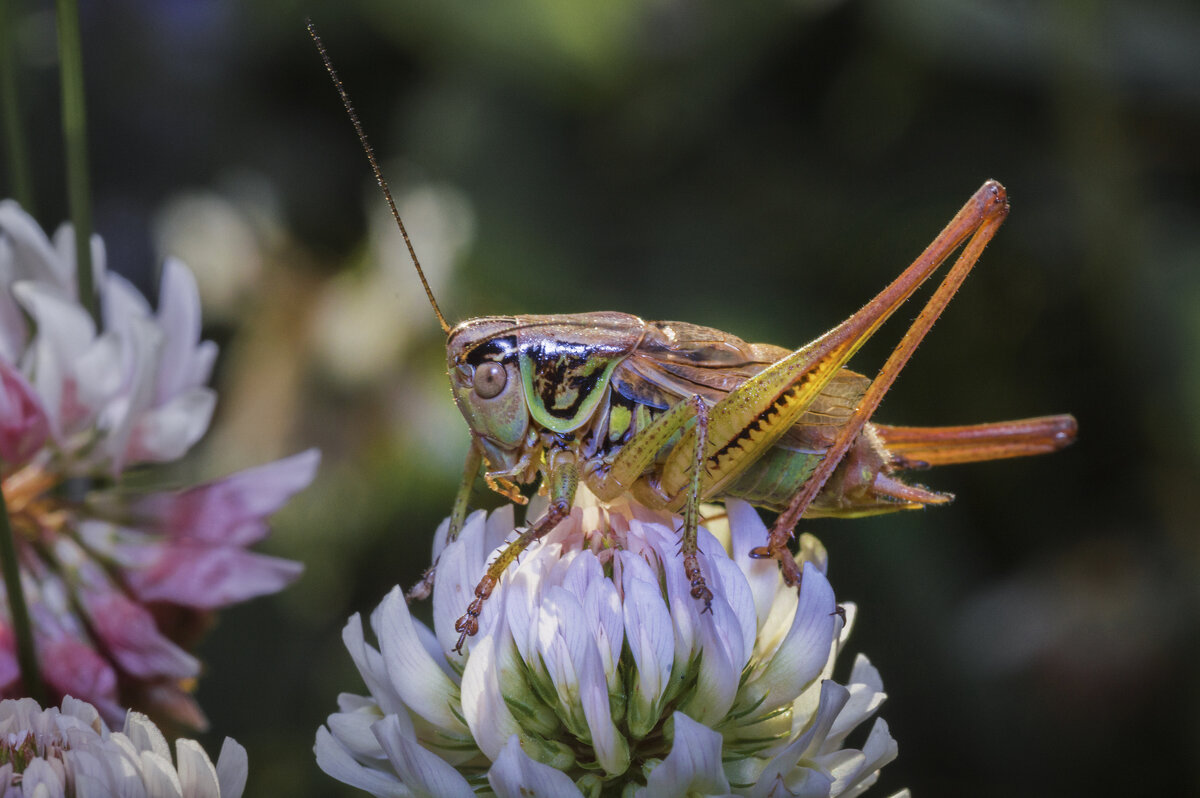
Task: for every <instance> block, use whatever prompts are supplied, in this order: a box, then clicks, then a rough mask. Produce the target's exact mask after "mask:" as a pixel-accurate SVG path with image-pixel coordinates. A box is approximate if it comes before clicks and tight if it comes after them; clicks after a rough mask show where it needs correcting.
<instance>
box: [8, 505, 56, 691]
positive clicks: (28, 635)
mask: <svg viewBox="0 0 1200 798" xmlns="http://www.w3.org/2000/svg"><path fill="white" fill-rule="evenodd" d="M0 574H3V577H4V590H5V593H7V595H8V610H9V614H11V615H12V622H13V633H14V635H15V636H16V638H17V664H18V665H19V666H20V668H21V683H22V684H23V685H24V687H25V695H27V696H29V697H30V698H33V699H35V700H36V701H37V702H38V703H39V704H41V705H42V706H45V705H46V694H45V690H44V689H43V687H42V679H41V672H40V671H39V670H38V665H37V653H36V651H35V650H34V647H33V630H32V628H31V627H30V625H29V608H28V607H27V606H25V591H24V590H22V589H21V567H20V564H19V563H18V562H17V547H16V544H15V543H14V542H13V533H12V524H10V523H9V521H8V505H7V503H6V502H5V500H4V493H3V491H0Z"/></svg>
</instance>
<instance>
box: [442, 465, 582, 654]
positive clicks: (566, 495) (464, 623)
mask: <svg viewBox="0 0 1200 798" xmlns="http://www.w3.org/2000/svg"><path fill="white" fill-rule="evenodd" d="M544 473H545V475H546V483H547V485H548V486H549V490H550V506H549V507H548V508H546V512H544V513H542V516H541V517H540V518H539V519H538V520H537V521H535V522H534V523H533V524H531V525H530V526H528V527H527V528H526V529H525V530H524V531H523V532H521V534H520V535H519V536H518V537H517V539H516V540H514V541H512V542H511V543H509V544H508V545H506V546H505V547H504V549H503V550H502V551H501V552H500V553H499V554H498V555H497V556H496V559H495V560H493V561H492V564H491V565H489V566H488V569H487V571H486V572H485V573H484V575H483V578H482V579H480V580H479V584H478V585H476V586H475V599H474V600H473V601H472V602H471V603H470V604H469V605H467V611H466V613H465V614H464V615H463V616H462V617H461V618H459V619H458V621H457V622H456V623H455V624H454V631H456V632H458V633H459V635H458V643H457V644H456V645H455V646H454V653H456V654H461V653H462V647H463V644H464V643H466V642H467V638H468V637H470V636H472V635H474V634H475V633H476V632H478V631H479V613H481V612H483V602H485V601H487V599H488V597H489V596H491V595H492V591H493V590H495V589H496V585H498V584H499V583H500V577H502V576H503V575H504V572H505V571H506V570H507V569H508V566H510V565H512V563H513V561H514V560H516V559H517V557H518V556H520V554H521V552H523V551H525V549H527V548H529V544H531V543H533V542H534V541H535V540H540V539H541V538H542V537H544V536H545V535H546V533H548V532H550V530H552V529H554V527H556V526H558V524H559V522H561V521H562V520H563V519H564V518H566V517H567V516H568V515H569V514H570V513H571V503H572V502H573V501H574V500H575V489H576V488H577V487H578V485H579V467H578V464H577V462H576V458H575V452H574V451H572V450H570V449H551V450H549V451H547V452H546V465H545V467H544Z"/></svg>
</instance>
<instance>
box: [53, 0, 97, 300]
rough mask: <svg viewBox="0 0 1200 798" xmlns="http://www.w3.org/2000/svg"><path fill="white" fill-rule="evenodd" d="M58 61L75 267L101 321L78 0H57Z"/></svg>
mask: <svg viewBox="0 0 1200 798" xmlns="http://www.w3.org/2000/svg"><path fill="white" fill-rule="evenodd" d="M55 7H56V9H57V11H58V60H59V69H60V72H61V75H62V111H63V113H62V115H63V138H64V140H65V144H66V150H67V198H68V201H69V203H70V206H71V222H72V223H73V224H74V226H75V269H76V273H77V281H78V284H79V301H80V303H81V304H82V305H83V306H84V307H85V308H87V310H88V312H89V313H91V314H92V318H93V319H95V320H96V322H97V324H98V323H99V321H100V309H99V303H98V302H97V298H96V289H95V287H94V286H93V284H92V248H91V238H92V207H91V201H90V198H91V189H90V186H89V181H88V156H87V114H86V112H85V108H84V103H83V41H82V38H81V37H80V34H79V9H78V7H77V6H76V4H75V0H56V3H55Z"/></svg>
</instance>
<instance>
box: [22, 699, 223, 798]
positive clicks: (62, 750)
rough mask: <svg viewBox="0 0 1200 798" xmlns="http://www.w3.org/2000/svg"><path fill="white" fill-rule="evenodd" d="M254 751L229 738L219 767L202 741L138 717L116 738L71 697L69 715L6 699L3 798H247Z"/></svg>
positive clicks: (90, 708)
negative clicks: (173, 736) (168, 734)
mask: <svg viewBox="0 0 1200 798" xmlns="http://www.w3.org/2000/svg"><path fill="white" fill-rule="evenodd" d="M246 774H247V761H246V749H245V748H242V746H240V745H238V744H237V742H235V741H234V740H232V739H231V738H229V737H226V738H225V743H224V745H222V746H221V755H220V757H219V758H218V759H217V764H216V765H215V766H214V765H213V763H212V760H211V759H209V758H208V754H206V753H204V749H203V748H201V747H200V745H199V743H197V742H196V741H195V740H184V739H180V740H176V741H175V759H174V761H172V759H171V749H170V747H169V746H168V745H167V741H166V739H165V738H164V737H163V735H162V732H160V731H159V730H158V727H157V726H155V725H154V724H153V723H151V722H150V719H149V718H147V717H146V716H145V715H142V714H139V713H137V712H130V713H129V714H128V716H126V718H125V726H124V729H123V731H120V732H111V731H109V729H108V727H107V726H106V725H105V724H104V721H103V720H101V718H100V714H99V713H98V712H97V711H96V708H95V707H93V706H92V705H91V704H88V703H87V702H85V701H80V700H78V699H75V698H71V697H70V696H67V697H66V698H64V699H63V702H62V709H61V710H59V709H56V708H50V709H42V708H41V707H40V706H38V703H37V702H36V701H34V700H33V699H32V698H22V699H20V700H12V699H6V700H4V701H0V795H3V796H4V797H5V798H21V796H29V797H30V798H84V796H95V798H102V797H103V796H118V795H119V796H124V797H126V798H239V796H241V794H242V790H243V789H244V788H245V786H246Z"/></svg>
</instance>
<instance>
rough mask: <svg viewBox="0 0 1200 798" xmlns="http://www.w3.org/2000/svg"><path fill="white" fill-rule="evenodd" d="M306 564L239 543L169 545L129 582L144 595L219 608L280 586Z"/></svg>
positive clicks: (146, 598)
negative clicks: (154, 561) (223, 544)
mask: <svg viewBox="0 0 1200 798" xmlns="http://www.w3.org/2000/svg"><path fill="white" fill-rule="evenodd" d="M302 570H304V566H303V565H301V564H300V563H298V562H293V561H291V560H284V559H281V558H279V557H268V556H267V555H265V554H255V553H254V552H249V551H245V550H243V549H240V548H238V547H236V546H219V547H212V546H205V545H194V544H186V543H185V544H181V545H173V546H168V547H167V548H166V549H164V551H163V554H162V557H161V558H160V559H159V561H158V562H157V563H155V564H154V565H153V566H151V567H150V568H148V569H146V570H144V571H130V572H127V574H126V584H127V585H128V587H129V588H130V590H132V591H133V592H134V594H135V595H137V597H138V598H139V599H141V600H142V601H168V602H171V603H173V604H182V605H184V606H187V607H195V608H197V609H216V608H219V607H225V606H228V605H230V604H235V603H237V602H239V601H245V600H246V599H249V598H254V597H255V596H265V595H268V594H270V593H275V592H277V591H279V590H282V589H283V588H284V587H286V586H287V585H288V584H290V583H291V582H292V581H294V580H295V579H296V578H297V577H298V576H300V572H301V571H302Z"/></svg>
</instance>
